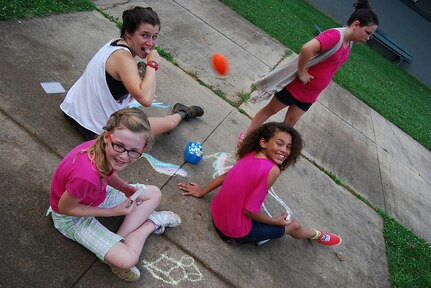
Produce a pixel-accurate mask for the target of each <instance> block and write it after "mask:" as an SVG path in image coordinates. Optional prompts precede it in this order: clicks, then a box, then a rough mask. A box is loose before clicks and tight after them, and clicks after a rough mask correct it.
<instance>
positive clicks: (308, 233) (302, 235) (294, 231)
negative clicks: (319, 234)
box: [284, 220, 316, 239]
mask: <svg viewBox="0 0 431 288" xmlns="http://www.w3.org/2000/svg"><path fill="white" fill-rule="evenodd" d="M284 234H289V235H290V236H292V237H293V238H295V239H309V238H313V237H314V236H316V231H314V230H311V229H307V228H302V226H301V224H299V222H298V221H296V220H293V221H292V223H290V224H289V225H287V226H286V228H285V230H284Z"/></svg>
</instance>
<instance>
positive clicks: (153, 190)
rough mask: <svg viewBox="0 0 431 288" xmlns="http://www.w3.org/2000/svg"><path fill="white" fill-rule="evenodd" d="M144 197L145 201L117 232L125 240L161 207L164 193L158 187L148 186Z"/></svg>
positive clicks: (127, 217)
mask: <svg viewBox="0 0 431 288" xmlns="http://www.w3.org/2000/svg"><path fill="white" fill-rule="evenodd" d="M143 197H144V201H143V202H142V203H141V204H140V205H138V206H136V210H135V211H133V212H132V213H131V214H129V215H127V216H126V217H124V221H123V223H121V226H120V228H119V229H118V231H117V234H118V235H120V236H123V237H124V238H125V237H127V235H129V234H130V233H132V232H133V231H135V230H136V229H138V228H139V227H140V226H141V225H142V224H143V223H144V222H145V221H146V220H147V219H148V217H149V216H150V215H151V214H152V213H153V212H154V210H155V209H156V208H157V207H158V206H159V204H160V201H161V199H162V193H161V192H160V189H159V188H158V187H156V186H153V185H147V191H145V193H144V195H143Z"/></svg>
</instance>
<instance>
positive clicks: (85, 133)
mask: <svg viewBox="0 0 431 288" xmlns="http://www.w3.org/2000/svg"><path fill="white" fill-rule="evenodd" d="M63 115H64V118H66V119H67V121H69V123H70V124H72V126H73V127H75V129H77V130H78V132H79V134H81V135H82V137H84V139H85V140H87V141H89V140H93V139H96V138H97V136H99V135H97V134H96V133H94V132H93V131H90V130H88V129H87V128H85V127H82V126H81V125H80V124H79V123H78V122H76V121H75V119H73V118H72V117H70V116H69V115H67V114H66V113H64V112H63Z"/></svg>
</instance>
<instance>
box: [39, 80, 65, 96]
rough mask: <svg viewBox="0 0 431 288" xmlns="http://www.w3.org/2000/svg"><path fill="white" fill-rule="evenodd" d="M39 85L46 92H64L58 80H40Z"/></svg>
mask: <svg viewBox="0 0 431 288" xmlns="http://www.w3.org/2000/svg"><path fill="white" fill-rule="evenodd" d="M40 85H41V86H42V88H43V90H45V92H46V93H47V94H55V93H64V92H66V90H64V88H63V86H62V85H61V83H60V82H40Z"/></svg>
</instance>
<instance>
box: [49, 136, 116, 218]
mask: <svg viewBox="0 0 431 288" xmlns="http://www.w3.org/2000/svg"><path fill="white" fill-rule="evenodd" d="M94 142H95V140H92V141H88V142H84V143H82V144H80V145H78V146H76V147H75V148H73V149H72V150H71V151H70V152H69V153H68V154H67V155H66V157H64V159H63V160H62V161H61V162H60V164H59V165H58V167H57V169H56V170H55V172H54V176H53V177H52V183H51V195H50V205H51V208H52V210H54V211H55V212H57V213H61V212H60V211H59V210H58V201H59V200H60V198H61V196H62V195H63V193H64V192H65V191H67V192H68V193H69V194H70V195H71V196H72V197H74V198H77V199H80V201H79V203H81V204H84V205H91V206H99V205H100V204H101V203H102V202H103V201H104V200H105V198H106V183H107V182H108V180H109V178H110V177H111V176H112V174H113V173H114V172H115V171H114V170H112V171H111V172H110V173H109V175H108V176H106V177H104V178H103V179H102V180H101V179H100V176H99V172H98V171H97V168H96V164H95V163H92V162H91V161H90V159H89V158H88V154H87V152H82V153H79V152H80V151H82V150H84V149H87V148H89V147H90V146H91V145H93V143H94Z"/></svg>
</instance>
